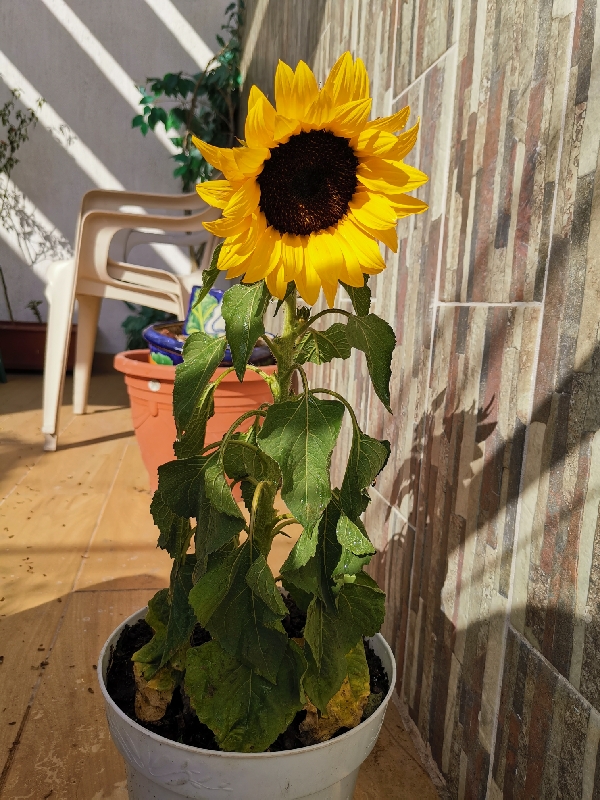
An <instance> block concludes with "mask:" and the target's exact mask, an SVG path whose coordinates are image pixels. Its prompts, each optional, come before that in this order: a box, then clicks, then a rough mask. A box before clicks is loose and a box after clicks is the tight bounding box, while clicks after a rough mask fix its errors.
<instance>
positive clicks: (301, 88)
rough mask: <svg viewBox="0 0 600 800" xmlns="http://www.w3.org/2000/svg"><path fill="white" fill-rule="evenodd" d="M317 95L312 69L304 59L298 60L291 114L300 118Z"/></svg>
mask: <svg viewBox="0 0 600 800" xmlns="http://www.w3.org/2000/svg"><path fill="white" fill-rule="evenodd" d="M318 96H319V87H318V86H317V80H316V78H315V76H314V75H313V71H312V70H311V68H310V67H309V66H308V64H305V63H304V61H299V62H298V66H297V67H296V72H295V74H294V84H293V97H294V100H295V109H294V114H293V116H294V117H296V118H297V119H302V118H303V116H304V115H305V114H306V112H307V110H308V109H309V108H310V106H311V105H312V104H313V103H314V101H315V100H316V99H317V97H318Z"/></svg>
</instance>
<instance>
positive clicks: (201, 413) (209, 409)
mask: <svg viewBox="0 0 600 800" xmlns="http://www.w3.org/2000/svg"><path fill="white" fill-rule="evenodd" d="M214 397H215V385H214V383H209V384H208V386H207V387H206V388H205V389H204V391H203V392H202V394H201V395H200V397H199V399H198V402H197V403H196V407H195V408H194V410H193V412H192V416H191V418H190V420H189V422H188V424H187V426H186V429H185V433H184V434H183V435H182V436H181V437H180V438H179V439H178V440H177V441H176V442H175V444H174V445H173V450H174V451H175V455H176V456H177V458H189V457H191V456H194V455H197V454H198V453H199V451H200V450H202V448H203V447H204V442H205V439H206V426H207V424H208V420H209V419H210V418H211V417H212V416H213V415H214V413H215V402H214Z"/></svg>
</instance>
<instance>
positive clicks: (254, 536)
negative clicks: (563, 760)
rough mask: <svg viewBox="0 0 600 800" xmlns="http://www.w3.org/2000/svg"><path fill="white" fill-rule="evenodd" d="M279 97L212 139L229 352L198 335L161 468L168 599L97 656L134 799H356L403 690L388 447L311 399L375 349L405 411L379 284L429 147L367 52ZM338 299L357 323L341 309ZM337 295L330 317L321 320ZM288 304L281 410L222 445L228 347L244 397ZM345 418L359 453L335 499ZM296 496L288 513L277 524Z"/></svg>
mask: <svg viewBox="0 0 600 800" xmlns="http://www.w3.org/2000/svg"><path fill="white" fill-rule="evenodd" d="M275 98H276V104H277V108H276V109H275V108H273V106H272V105H271V104H270V103H269V101H268V100H267V98H266V97H265V96H264V95H263V94H262V93H261V92H260V91H259V90H258V89H257V88H256V87H253V88H252V90H251V92H250V99H249V111H248V118H247V120H246V130H245V142H244V144H243V146H242V147H239V148H234V149H230V150H222V149H218V148H214V147H212V146H209V145H206V144H204V143H202V142H199V141H198V142H196V144H197V146H198V147H199V149H200V150H201V152H202V153H203V155H204V157H205V158H206V159H207V160H208V161H210V162H211V163H212V164H213V165H214V166H215V167H217V168H218V169H220V170H221V171H222V172H223V174H224V176H225V180H222V181H215V182H212V183H210V184H206V183H205V184H200V185H199V186H198V191H199V193H200V194H201V195H202V197H204V198H205V199H206V200H207V201H208V202H211V203H213V204H214V205H217V206H218V207H220V208H222V209H223V218H222V219H221V220H219V221H217V222H213V223H207V227H209V226H210V229H211V230H212V231H213V232H214V233H216V234H217V235H219V236H223V237H225V242H224V245H223V248H222V250H221V252H220V254H219V257H218V262H217V264H216V265H215V268H214V269H211V270H210V271H209V272H207V274H206V276H205V281H204V287H203V291H205V292H207V291H208V290H209V289H210V286H211V285H212V283H213V282H214V281H215V280H216V277H217V274H218V271H219V270H227V274H228V276H229V277H239V276H242V275H243V276H244V277H243V282H242V283H241V284H239V285H237V286H233V287H232V288H231V289H229V290H228V292H227V293H226V294H225V300H224V304H223V318H224V320H225V335H224V336H222V337H218V338H212V337H209V336H207V335H206V334H204V333H202V332H197V333H194V334H192V335H191V336H190V337H189V338H188V340H187V341H186V343H185V347H184V350H183V357H184V361H183V364H181V365H180V366H178V367H177V368H176V369H177V372H176V379H175V390H174V412H175V421H176V424H177V440H176V443H175V453H176V456H177V458H176V459H175V460H173V461H170V462H169V463H166V464H164V465H163V466H162V467H161V468H160V470H159V484H158V490H157V492H156V493H155V495H154V498H153V500H152V513H153V516H154V520H155V522H156V524H157V526H158V528H159V529H160V537H159V540H158V543H159V546H160V547H162V548H164V549H165V550H167V551H168V553H169V554H170V556H171V557H172V559H173V569H172V572H171V582H170V587H169V588H168V589H163V590H161V591H159V592H158V593H157V594H156V595H155V596H154V597H153V598H152V600H151V601H150V603H149V607H148V609H147V610H146V609H143V610H141V611H140V612H138V613H137V614H135V615H133V617H131V618H130V619H129V620H127V621H126V622H125V623H123V625H121V626H120V627H119V628H118V629H117V630H116V631H115V632H114V633H113V635H112V636H111V637H110V639H109V641H108V642H107V644H106V645H105V647H104V649H103V651H102V654H101V658H100V663H99V678H100V685H101V688H102V691H103V693H104V697H105V700H106V704H107V715H108V721H109V726H110V729H111V733H112V735H113V737H114V740H115V743H116V745H117V747H118V749H119V750H120V752H121V753H122V755H123V756H124V758H125V760H126V763H127V774H128V787H129V793H130V797H131V798H135V799H138V798H149V797H156V798H178V797H189V798H192V797H193V798H206V797H211V798H229V799H230V800H234V799H235V798H245V799H246V800H251V799H252V800H254V799H255V800H259V799H260V800H264V798H269V800H271V798H278V797H281V798H283V797H285V798H300V797H302V798H319V799H320V800H328V799H329V800H333V799H334V798H342V797H343V798H350V797H351V796H352V792H353V789H354V784H355V781H356V777H357V773H358V769H359V767H360V764H361V763H362V761H363V760H364V759H365V758H366V756H367V755H368V754H369V752H370V750H371V749H372V747H373V745H374V743H375V740H376V738H377V734H378V731H379V728H380V726H381V723H382V721H383V714H384V713H385V707H386V705H387V702H388V700H389V698H390V695H391V691H392V689H393V685H394V681H395V667H394V661H393V657H392V654H391V652H390V650H389V647H388V646H387V645H386V643H385V641H384V640H383V639H382V637H381V636H380V634H378V631H379V629H380V627H381V624H382V622H383V618H384V606H385V596H384V593H383V592H382V591H381V590H380V589H379V587H378V586H377V584H376V583H375V581H373V580H372V578H370V577H369V575H368V574H367V573H366V572H365V571H364V567H365V565H366V564H368V562H369V560H370V558H371V556H372V554H373V553H374V552H375V551H374V548H373V546H372V544H371V541H370V540H369V536H368V533H367V531H366V530H365V527H364V525H363V522H362V514H363V512H364V511H365V510H366V508H367V505H368V503H369V491H368V490H369V487H370V486H371V484H372V483H373V481H375V479H376V478H377V475H378V474H379V472H380V471H381V470H382V469H383V467H384V466H385V464H386V461H387V459H388V456H389V452H390V447H389V443H388V442H386V441H378V440H377V439H374V438H372V437H371V436H369V435H368V434H367V433H365V432H363V431H362V430H361V429H360V428H359V425H358V422H357V419H356V415H355V413H354V410H353V409H352V407H351V406H350V404H349V403H348V402H347V401H346V400H345V399H344V398H343V397H342V396H341V395H340V394H338V393H336V392H334V391H332V390H331V389H328V388H326V387H318V386H317V387H315V388H311V386H310V383H309V380H308V377H307V374H306V370H305V367H306V365H307V364H311V365H318V364H322V363H324V362H328V361H331V360H332V359H334V358H339V359H347V358H348V357H349V356H350V354H351V351H352V348H356V349H358V350H361V351H363V352H364V353H365V355H366V360H367V365H368V369H369V373H370V377H371V380H372V384H373V389H374V391H375V393H376V394H377V396H378V397H379V399H380V400H381V402H382V404H383V405H384V407H385V408H386V409H387V410H388V411H390V410H391V409H390V390H389V382H390V374H391V358H392V353H393V350H394V347H395V337H394V332H393V330H392V329H391V327H390V326H389V325H388V323H387V322H385V321H384V320H383V319H381V318H379V317H378V316H377V315H375V314H373V313H371V312H370V300H371V295H370V290H369V288H368V286H367V283H366V280H367V276H368V275H370V274H375V273H378V272H380V271H382V270H383V269H384V268H385V263H384V261H383V258H382V256H381V254H380V251H379V247H378V244H377V240H380V241H383V242H385V243H386V244H387V245H388V247H390V248H392V249H393V248H394V247H395V245H396V234H395V224H396V220H397V218H398V217H401V216H405V215H408V214H414V213H419V212H422V211H424V210H425V209H426V206H425V204H424V203H422V202H420V201H419V200H417V199H415V198H413V197H410V196H409V195H407V194H406V192H407V191H410V190H412V189H415V188H416V187H418V186H420V185H421V184H422V183H424V182H425V180H426V179H427V178H426V176H425V175H424V174H423V173H421V172H419V171H418V170H416V169H414V168H413V167H410V166H407V165H406V164H404V162H403V158H404V156H405V155H406V154H407V153H408V152H409V151H410V149H411V148H412V146H413V144H414V142H415V140H416V128H413V129H412V130H409V131H407V132H405V133H403V134H400V135H396V131H398V130H399V129H401V128H402V127H404V125H405V124H406V122H407V119H408V109H403V110H402V111H400V112H398V113H397V114H395V115H393V116H391V117H387V118H383V119H376V120H374V121H371V122H369V121H368V119H369V114H370V108H371V100H370V98H369V85H368V77H367V74H366V71H365V68H364V65H363V64H362V62H361V61H360V60H359V59H357V60H356V61H353V60H352V57H351V56H350V54H349V53H346V54H344V55H343V56H342V57H341V58H340V59H339V60H338V62H337V63H336V64H335V66H334V67H333V70H332V72H331V73H330V75H329V77H328V79H327V81H326V83H325V84H324V86H323V87H322V88H321V89H319V87H318V86H317V83H316V80H315V78H314V76H313V74H312V72H311V71H310V69H309V68H308V67H307V66H306V64H304V63H303V62H300V63H299V64H298V66H297V68H296V70H295V71H293V70H292V69H290V67H288V66H287V65H285V64H283V63H281V62H280V63H279V66H278V68H277V73H276V77H275ZM340 283H341V284H342V286H343V287H344V290H345V291H346V292H347V293H348V295H349V296H350V299H351V301H352V306H353V309H354V310H353V312H350V311H347V310H344V309H340V308H336V307H335V297H336V293H337V290H338V286H339V284H340ZM321 289H323V290H324V294H325V297H326V299H327V303H328V306H329V307H328V308H327V309H324V310H322V311H319V312H316V313H313V312H312V311H311V306H312V305H314V304H315V302H316V301H317V299H318V297H319V295H320V291H321ZM298 296H300V298H301V300H302V301H304V302H300V300H299V297H298ZM275 300H276V301H277V309H280V308H281V309H283V313H284V324H283V328H282V333H281V334H280V335H279V336H277V337H275V338H273V339H267V341H268V344H269V346H270V348H271V350H272V353H273V355H274V357H275V358H276V360H277V370H276V372H275V373H274V374H273V375H266V374H262V375H261V370H260V368H252V371H253V372H254V373H255V374H257V375H258V376H259V377H261V378H262V379H263V380H264V381H265V382H266V384H267V385H268V386H269V389H270V391H271V393H272V401H271V402H269V403H265V404H262V405H260V406H259V407H257V408H255V409H253V410H251V411H248V412H246V413H245V414H243V415H242V416H241V417H240V418H239V419H237V420H235V421H234V422H233V424H231V425H230V427H229V429H228V431H227V432H226V434H225V435H224V436H223V437H222V439H221V440H220V441H208V442H205V431H206V424H207V420H208V419H209V418H210V415H211V412H212V404H213V397H214V393H215V390H216V388H217V385H218V383H219V381H220V380H222V379H223V376H222V375H220V376H219V377H217V378H216V379H213V380H211V378H213V375H214V373H215V370H216V368H217V365H218V364H219V363H220V362H221V360H222V358H223V355H224V353H225V348H226V347H227V346H229V348H230V349H231V354H232V359H233V366H232V367H231V368H230V369H231V371H232V374H233V372H235V374H236V376H237V378H238V379H239V380H242V379H243V377H244V375H245V373H246V371H247V370H248V369H250V368H249V367H248V366H247V361H248V355H249V353H250V352H251V350H252V348H253V346H254V344H255V343H256V341H257V340H258V339H259V337H261V336H263V335H264V331H265V328H264V322H263V318H264V316H265V314H266V312H267V309H268V308H269V307H270V304H271V302H272V301H275ZM327 315H337V316H338V318H340V317H341V319H342V321H341V322H340V321H338V322H334V323H333V324H332V325H330V326H329V327H327V328H326V329H324V330H323V329H321V328H320V326H317V324H316V323H317V322H318V321H324V320H325V318H326V317H327ZM311 369H312V366H311ZM294 373H296V374H298V375H299V376H300V381H299V389H298V393H297V394H295V393H293V391H292V389H291V380H292V376H293V374H294ZM345 415H348V418H349V420H350V422H351V426H352V434H351V435H352V443H351V447H350V454H349V458H348V464H347V468H346V472H345V476H344V478H343V480H342V483H341V486H340V487H339V488H332V487H331V481H330V474H329V469H330V460H331V454H332V451H333V449H334V447H335V445H336V442H337V440H338V436H339V433H340V428H341V424H342V420H343V418H344V416H345ZM248 420H250V427H249V429H247V430H246V431H245V432H240V430H241V426H243V425H244V423H247V422H248ZM237 486H239V487H240V489H241V495H242V497H243V502H244V504H245V506H246V511H247V513H246V514H244V513H243V512H242V511H241V510H240V507H239V506H238V504H237V503H236V502H235V500H234V497H233V494H232V489H233V488H234V487H237ZM278 492H281V495H282V498H283V500H284V501H285V503H286V505H287V508H288V509H289V513H284V514H282V513H279V512H278V511H277V510H276V505H275V498H276V495H277V493H278ZM192 520H193V521H192ZM292 523H300V525H301V526H302V533H301V535H300V538H299V539H298V541H297V542H296V543H295V545H294V546H293V548H292V549H291V552H290V554H289V557H288V558H287V560H286V561H285V563H284V564H283V566H282V567H281V570H280V574H279V575H274V574H273V573H272V572H271V569H270V568H269V565H268V557H269V551H270V548H271V545H272V542H273V540H274V539H275V537H276V536H278V535H281V534H284V533H285V529H286V527H288V526H289V525H290V524H292Z"/></svg>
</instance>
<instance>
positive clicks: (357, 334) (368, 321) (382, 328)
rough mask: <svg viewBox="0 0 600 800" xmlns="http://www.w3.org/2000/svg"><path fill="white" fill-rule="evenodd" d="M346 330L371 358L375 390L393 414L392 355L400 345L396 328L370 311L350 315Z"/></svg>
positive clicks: (352, 341)
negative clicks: (394, 329) (368, 312)
mask: <svg viewBox="0 0 600 800" xmlns="http://www.w3.org/2000/svg"><path fill="white" fill-rule="evenodd" d="M346 331H347V334H348V341H349V342H350V345H351V346H352V347H356V348H357V349H358V350H362V351H363V353H364V354H365V356H366V357H367V367H368V368H369V375H370V376H371V382H372V383H373V388H374V389H375V393H376V394H377V397H379V399H380V400H381V402H382V403H383V405H384V406H385V407H386V408H387V410H388V411H389V412H390V413H391V410H392V409H391V408H390V377H391V374H392V366H391V365H392V354H393V352H394V348H395V347H396V336H395V334H394V331H393V329H392V328H391V327H390V326H389V325H388V323H387V322H386V321H385V320H383V319H381V317H378V316H377V315H376V314H367V315H366V316H364V317H350V319H349V320H348V324H347V325H346Z"/></svg>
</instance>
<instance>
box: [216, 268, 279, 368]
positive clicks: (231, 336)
mask: <svg viewBox="0 0 600 800" xmlns="http://www.w3.org/2000/svg"><path fill="white" fill-rule="evenodd" d="M270 298H271V295H270V293H269V290H268V289H267V287H266V284H265V282H264V281H261V282H260V283H254V284H252V285H250V286H247V285H245V284H243V283H238V284H237V285H236V286H232V287H231V289H228V290H227V291H226V292H225V294H224V295H223V303H222V306H221V313H222V314H223V319H224V320H225V331H226V333H227V341H228V342H229V347H230V348H231V357H232V360H233V366H234V367H235V372H236V375H237V376H238V378H239V380H240V381H241V380H243V378H244V373H245V372H246V365H247V364H248V359H249V358H250V355H251V353H252V349H253V347H254V346H255V344H256V340H257V339H258V338H259V337H260V336H262V335H263V334H264V332H265V326H264V324H263V317H264V314H265V311H266V309H267V305H268V304H269V300H270Z"/></svg>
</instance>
